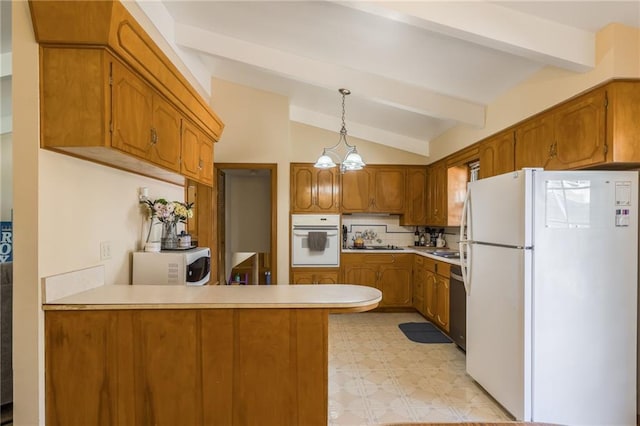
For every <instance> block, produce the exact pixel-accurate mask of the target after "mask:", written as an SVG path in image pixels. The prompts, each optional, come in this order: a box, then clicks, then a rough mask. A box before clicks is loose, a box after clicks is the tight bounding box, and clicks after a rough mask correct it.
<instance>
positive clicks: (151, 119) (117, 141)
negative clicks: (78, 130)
mask: <svg viewBox="0 0 640 426" xmlns="http://www.w3.org/2000/svg"><path fill="white" fill-rule="evenodd" d="M112 67H113V70H112V72H113V77H112V78H113V83H112V84H113V132H114V134H113V143H112V146H113V147H114V148H117V149H119V150H121V151H123V152H127V153H129V154H133V155H135V156H136V157H139V158H141V159H143V160H148V161H150V162H152V163H154V164H157V165H159V166H162V167H165V168H167V169H169V170H173V171H176V172H179V171H180V120H181V117H180V114H179V113H178V111H177V110H176V109H175V108H174V107H173V106H171V104H169V103H168V102H167V101H166V100H164V99H162V97H161V96H160V95H158V94H156V93H155V92H154V91H153V89H151V87H150V86H148V85H147V84H146V83H144V82H143V81H142V80H140V79H139V78H138V77H137V76H136V75H135V74H133V73H132V72H131V71H129V70H127V68H126V67H125V66H124V65H122V64H120V63H118V62H117V61H115V60H114V61H113V62H112Z"/></svg>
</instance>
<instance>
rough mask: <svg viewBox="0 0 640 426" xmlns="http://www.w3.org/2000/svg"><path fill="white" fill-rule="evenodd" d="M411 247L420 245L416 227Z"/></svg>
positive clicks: (418, 232)
mask: <svg viewBox="0 0 640 426" xmlns="http://www.w3.org/2000/svg"><path fill="white" fill-rule="evenodd" d="M413 245H414V246H419V245H420V231H418V227H417V226H416V232H414V233H413Z"/></svg>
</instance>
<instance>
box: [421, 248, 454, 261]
mask: <svg viewBox="0 0 640 426" xmlns="http://www.w3.org/2000/svg"><path fill="white" fill-rule="evenodd" d="M412 248H413V249H414V250H418V251H421V252H423V253H427V254H432V255H434V256H439V257H444V258H447V259H460V252H459V251H457V250H452V249H449V248H436V247H420V246H418V247H412Z"/></svg>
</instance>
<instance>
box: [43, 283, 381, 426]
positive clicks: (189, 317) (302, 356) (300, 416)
mask: <svg viewBox="0 0 640 426" xmlns="http://www.w3.org/2000/svg"><path fill="white" fill-rule="evenodd" d="M112 287H113V286H112ZM134 287H142V286H134ZM256 287H257V286H256ZM287 287H288V286H287ZM291 287H295V286H291ZM305 287H306V286H305ZM344 287H354V288H358V287H359V286H344ZM361 288H362V289H363V290H364V289H366V287H361ZM296 291H300V290H296ZM332 291H333V290H332ZM366 291H368V290H366ZM369 296H370V295H369ZM369 296H367V299H368V301H367V302H366V303H362V304H361V306H351V307H345V308H342V309H341V308H340V307H339V306H338V305H336V304H333V305H332V306H323V307H318V308H316V307H312V306H311V307H295V304H294V306H293V307H286V308H277V307H271V308H251V307H242V308H233V307H231V308H228V307H227V308H225V307H218V308H210V307H198V305H195V306H189V307H187V306H184V307H180V308H175V305H170V306H168V307H162V306H159V305H153V306H150V307H148V308H146V309H145V305H137V306H135V307H133V306H127V307H124V308H123V307H122V305H115V306H111V307H110V306H109V305H103V306H100V305H93V306H88V305H73V304H63V305H45V331H46V333H45V370H46V371H45V389H46V400H45V402H46V424H47V425H65V426H67V425H82V426H85V425H89V424H90V425H118V426H120V425H172V426H173V425H305V426H306V425H323V426H324V425H326V424H327V417H328V389H327V387H328V317H329V313H330V312H339V311H343V312H350V311H351V312H353V311H355V312H357V311H362V310H368V309H372V308H374V307H375V306H376V305H377V302H378V300H376V299H379V295H374V296H375V297H373V298H371V297H369Z"/></svg>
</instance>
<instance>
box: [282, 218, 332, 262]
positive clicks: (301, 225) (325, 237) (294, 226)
mask: <svg viewBox="0 0 640 426" xmlns="http://www.w3.org/2000/svg"><path fill="white" fill-rule="evenodd" d="M291 266H292V267H294V268H295V267H327V268H329V267H333V268H335V267H338V266H340V215H339V214H329V215H320V214H294V215H291Z"/></svg>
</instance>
